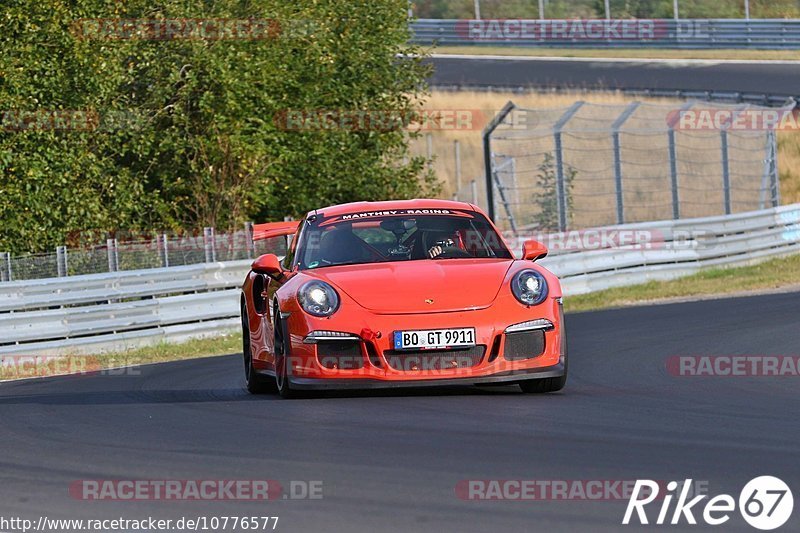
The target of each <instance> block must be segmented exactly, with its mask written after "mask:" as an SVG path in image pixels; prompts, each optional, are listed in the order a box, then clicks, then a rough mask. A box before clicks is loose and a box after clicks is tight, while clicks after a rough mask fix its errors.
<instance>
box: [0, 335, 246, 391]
mask: <svg viewBox="0 0 800 533" xmlns="http://www.w3.org/2000/svg"><path fill="white" fill-rule="evenodd" d="M241 351H242V334H241V332H240V331H238V330H233V331H231V332H230V333H228V334H223V335H219V336H216V337H207V338H201V339H193V340H189V341H186V342H182V343H168V342H161V343H159V344H156V345H154V346H146V347H142V348H135V349H131V350H126V351H121V352H105V353H98V354H93V355H83V354H64V355H61V356H52V357H50V356H30V357H29V356H7V357H5V359H6V361H5V362H4V364H2V365H0V381H5V380H14V379H24V378H40V377H48V376H58V375H64V374H93V373H97V372H102V371H103V370H107V369H112V368H114V369H119V368H122V367H129V366H133V365H144V364H152V363H163V362H166V361H180V360H183V359H196V358H199V357H208V356H214V355H226V354H232V353H241ZM110 375H124V374H123V373H120V372H119V371H111V373H110Z"/></svg>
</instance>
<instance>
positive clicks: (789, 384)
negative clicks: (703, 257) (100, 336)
mask: <svg viewBox="0 0 800 533" xmlns="http://www.w3.org/2000/svg"><path fill="white" fill-rule="evenodd" d="M798 316H800V294H798V293H788V294H774V295H768V296H755V297H746V298H735V299H728V300H711V301H700V302H692V303H682V304H669V305H657V306H651V307H636V308H626V309H619V310H610V311H602V312H591V313H580V314H574V315H568V316H567V326H568V328H569V335H570V358H571V359H570V372H571V375H570V381H569V383H568V385H567V388H566V389H565V390H564V391H563V392H562V393H558V394H551V395H545V396H535V395H524V394H521V393H519V392H518V391H517V389H516V388H515V387H493V388H483V389H479V388H475V387H464V388H448V389H443V390H429V389H425V390H414V391H409V392H379V393H375V392H373V393H347V394H329V395H327V396H324V397H321V398H315V399H304V400H297V401H286V400H279V399H277V397H274V396H269V395H268V396H262V397H253V396H250V395H248V394H247V393H246V392H245V391H244V389H243V387H242V375H241V374H242V372H241V368H240V367H241V364H240V358H239V356H226V357H217V358H207V359H202V360H195V361H187V362H179V363H170V364H163V365H153V366H146V367H141V368H140V369H139V370H138V371H137V372H135V374H138V375H129V376H88V377H87V376H84V377H60V378H49V379H42V380H32V381H25V382H12V383H4V384H0V442H2V455H1V456H0V472H2V483H0V501H1V502H2V504H1V506H2V515H3V516H5V517H9V516H21V517H29V518H32V519H36V518H37V517H39V516H40V515H46V516H48V517H49V518H56V517H61V518H89V517H107V518H114V517H119V516H122V517H125V518H137V517H142V516H147V515H152V516H155V517H160V518H169V517H180V516H197V515H205V516H211V515H239V516H244V515H248V516H252V515H256V516H261V515H277V516H279V517H280V522H279V524H278V531H298V532H314V531H325V532H334V531H342V532H361V531H431V532H437V533H442V532H450V531H453V532H471V531H475V532H478V531H481V532H485V531H495V530H497V531H516V532H522V531H620V530H622V531H624V530H638V529H640V528H638V527H632V526H628V527H623V526H621V525H619V524H620V522H621V520H622V516H623V512H624V510H625V506H626V502H625V501H600V502H587V501H554V502H535V501H522V502H520V501H463V500H461V499H459V498H457V497H456V493H455V487H456V484H457V483H458V482H459V481H460V480H467V479H539V480H630V479H636V478H651V479H657V480H682V479H684V478H689V477H691V478H694V479H696V480H703V481H707V482H708V487H709V490H710V492H711V494H712V495H716V494H719V493H730V494H733V495H734V496H735V497H738V494H739V491H740V490H741V488H742V487H743V485H744V484H745V483H746V482H747V481H748V480H750V479H751V478H753V477H756V476H760V475H765V474H772V475H776V476H778V477H781V478H782V479H783V480H784V481H786V482H787V483H788V484H789V485H790V486H791V487H793V488H794V493H795V499H796V502H795V503H796V505H797V504H798V501H797V500H798V496H800V492H799V491H800V444H799V443H800V424H798V420H797V416H798V413H800V395H799V394H798V383H800V381H798V380H799V379H800V378H797V377H781V378H777V377H758V378H756V377H753V378H750V377H736V378H731V377H728V378H721V377H703V378H698V377H691V378H689V377H675V376H671V375H669V374H668V373H667V372H666V370H665V361H666V358H667V357H669V356H673V355H730V354H742V355H779V354H780V355H790V354H794V355H797V354H798V350H800V327H798ZM80 479H275V480H279V481H281V483H282V484H283V485H284V486H285V485H288V484H289V482H290V481H291V480H321V481H322V482H323V499H321V500H300V501H290V500H285V501H283V500H278V501H270V502H231V501H220V502H191V501H190V502H179V503H176V502H163V501H142V502H119V501H94V502H92V501H82V500H79V499H73V498H72V497H70V496H69V494H68V486H69V484H70V483H71V482H72V481H74V480H80ZM656 513H657V509H655V510H652V512H651V519H653V518H655V515H656ZM799 526H800V518H799V517H798V510H797V508H795V512H794V516H793V518H792V519H790V522H789V523H788V524H787V525H786V526H784V528H783V529H781V531H784V530H785V531H792V530H794V531H797V530H798V528H799ZM643 529H644V528H643ZM654 529H662V528H659V527H654V526H650V527H649V530H651V531H652V530H654ZM667 529H668V530H670V531H675V530H692V531H704V530H707V529H711V528H708V527H707V526H695V527H691V526H687V525H686V523H685V522H684V523H683V526H682V527H679V528H675V527H667ZM715 529H716V530H717V531H723V530H724V531H755V530H753V529H751V528H750V526H748V525H747V524H746V523H745V522H744V520H743V519H742V518H741V516H739V515H738V514H735V513H734V514H733V515H732V518H731V520H730V522H729V523H727V524H725V525H724V526H722V527H717V528H715Z"/></svg>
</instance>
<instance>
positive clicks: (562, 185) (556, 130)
mask: <svg viewBox="0 0 800 533" xmlns="http://www.w3.org/2000/svg"><path fill="white" fill-rule="evenodd" d="M583 103H584V102H583V101H579V102H575V103H574V104H572V106H570V108H569V109H567V111H566V112H565V113H564V114H563V115H561V117H560V118H559V119H558V121H557V122H556V123H555V125H553V140H554V144H555V149H556V202H557V204H558V231H567V221H568V220H569V214H568V213H567V205H568V204H569V202H568V201H567V184H566V182H565V180H564V150H563V146H562V145H561V131H562V130H563V129H564V126H565V125H566V124H567V122H569V119H571V118H572V116H573V115H574V114H575V113H577V112H578V110H579V109H580V108H581V106H582V105H583Z"/></svg>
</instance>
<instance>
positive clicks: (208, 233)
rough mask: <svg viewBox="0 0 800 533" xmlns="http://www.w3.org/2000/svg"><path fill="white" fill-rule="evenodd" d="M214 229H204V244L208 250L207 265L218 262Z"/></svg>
mask: <svg viewBox="0 0 800 533" xmlns="http://www.w3.org/2000/svg"><path fill="white" fill-rule="evenodd" d="M215 240H216V239H215V238H214V228H203V243H204V245H205V249H206V263H216V262H217V247H216V245H215V242H214V241H215Z"/></svg>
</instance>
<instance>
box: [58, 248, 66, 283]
mask: <svg viewBox="0 0 800 533" xmlns="http://www.w3.org/2000/svg"><path fill="white" fill-rule="evenodd" d="M56 270H57V271H58V277H59V278H63V277H64V276H66V275H67V247H66V246H57V247H56Z"/></svg>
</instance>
